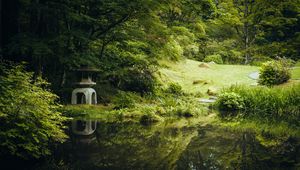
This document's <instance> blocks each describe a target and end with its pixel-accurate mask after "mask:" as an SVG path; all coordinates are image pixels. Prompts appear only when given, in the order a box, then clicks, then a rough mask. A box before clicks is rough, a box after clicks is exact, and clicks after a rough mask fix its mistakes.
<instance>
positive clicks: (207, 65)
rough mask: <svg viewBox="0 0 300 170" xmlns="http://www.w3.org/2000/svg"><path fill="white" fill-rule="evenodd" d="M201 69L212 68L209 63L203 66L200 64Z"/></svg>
mask: <svg viewBox="0 0 300 170" xmlns="http://www.w3.org/2000/svg"><path fill="white" fill-rule="evenodd" d="M199 67H201V68H210V66H209V64H207V63H201V64H199Z"/></svg>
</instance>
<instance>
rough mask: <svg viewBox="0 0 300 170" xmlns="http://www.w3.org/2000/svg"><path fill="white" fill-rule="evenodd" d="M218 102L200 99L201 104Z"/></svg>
mask: <svg viewBox="0 0 300 170" xmlns="http://www.w3.org/2000/svg"><path fill="white" fill-rule="evenodd" d="M215 101H216V100H214V99H200V100H199V102H200V103H214V102H215Z"/></svg>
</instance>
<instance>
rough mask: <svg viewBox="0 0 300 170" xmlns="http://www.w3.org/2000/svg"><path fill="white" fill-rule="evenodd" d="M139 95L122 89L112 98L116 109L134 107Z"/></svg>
mask: <svg viewBox="0 0 300 170" xmlns="http://www.w3.org/2000/svg"><path fill="white" fill-rule="evenodd" d="M137 98H138V97H137V95H136V94H134V93H131V92H123V91H120V92H119V93H118V94H117V95H116V96H115V97H114V98H113V100H112V102H113V104H114V105H115V107H114V108H115V109H123V108H132V107H134V103H135V101H136V99H137Z"/></svg>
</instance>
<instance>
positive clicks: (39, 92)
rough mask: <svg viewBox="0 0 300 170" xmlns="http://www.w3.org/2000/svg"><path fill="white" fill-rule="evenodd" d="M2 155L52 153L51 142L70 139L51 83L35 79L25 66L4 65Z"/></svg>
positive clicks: (0, 89)
mask: <svg viewBox="0 0 300 170" xmlns="http://www.w3.org/2000/svg"><path fill="white" fill-rule="evenodd" d="M0 72H1V76H0V80H1V81H0V106H1V107H0V124H1V127H0V156H1V159H3V158H5V156H8V155H13V156H17V157H21V158H24V159H29V158H40V157H42V156H45V155H48V154H50V150H49V144H51V143H53V142H62V141H64V139H65V138H66V135H65V133H64V131H63V130H62V127H63V121H65V120H66V118H65V117H63V116H62V115H61V113H60V112H58V111H57V109H58V107H59V105H58V104H57V103H56V99H57V96H56V95H54V94H53V93H51V92H50V91H49V90H47V89H45V87H46V86H47V85H48V84H47V82H46V81H45V80H43V79H41V78H37V79H36V80H33V74H32V73H29V72H26V71H25V70H24V66H23V65H17V66H4V65H2V64H1V66H0Z"/></svg>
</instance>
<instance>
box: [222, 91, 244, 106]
mask: <svg viewBox="0 0 300 170" xmlns="http://www.w3.org/2000/svg"><path fill="white" fill-rule="evenodd" d="M217 105H218V107H219V108H220V109H221V110H228V111H234V110H241V109H243V108H244V106H245V103H244V100H243V98H242V97H241V96H240V95H239V94H237V93H235V92H224V93H222V94H221V95H219V97H218V100H217Z"/></svg>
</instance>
